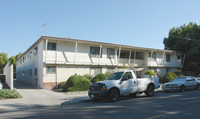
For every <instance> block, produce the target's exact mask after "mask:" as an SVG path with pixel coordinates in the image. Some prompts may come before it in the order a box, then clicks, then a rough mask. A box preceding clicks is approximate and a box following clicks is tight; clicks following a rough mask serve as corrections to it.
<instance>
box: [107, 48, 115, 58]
mask: <svg viewBox="0 0 200 119" xmlns="http://www.w3.org/2000/svg"><path fill="white" fill-rule="evenodd" d="M114 56H115V49H113V48H107V58H114Z"/></svg>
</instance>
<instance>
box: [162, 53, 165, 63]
mask: <svg viewBox="0 0 200 119" xmlns="http://www.w3.org/2000/svg"><path fill="white" fill-rule="evenodd" d="M164 63H165V51H164V52H163V62H162V65H164Z"/></svg>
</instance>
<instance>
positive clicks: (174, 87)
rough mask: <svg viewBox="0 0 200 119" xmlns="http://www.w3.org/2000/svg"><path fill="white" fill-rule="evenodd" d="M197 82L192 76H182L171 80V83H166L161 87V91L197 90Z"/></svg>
mask: <svg viewBox="0 0 200 119" xmlns="http://www.w3.org/2000/svg"><path fill="white" fill-rule="evenodd" d="M199 84H200V83H199V82H197V79H196V78H195V77H193V76H183V77H177V78H175V79H173V80H172V82H168V83H165V84H163V85H162V89H163V90H164V91H165V92H169V91H181V92H183V91H185V90H186V89H196V90H198V89H199Z"/></svg>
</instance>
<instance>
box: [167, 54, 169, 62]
mask: <svg viewBox="0 0 200 119" xmlns="http://www.w3.org/2000/svg"><path fill="white" fill-rule="evenodd" d="M166 62H170V54H166Z"/></svg>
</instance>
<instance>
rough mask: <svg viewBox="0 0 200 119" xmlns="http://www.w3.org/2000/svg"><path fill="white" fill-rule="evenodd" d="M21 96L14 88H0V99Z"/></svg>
mask: <svg viewBox="0 0 200 119" xmlns="http://www.w3.org/2000/svg"><path fill="white" fill-rule="evenodd" d="M10 98H22V96H21V95H20V94H19V93H18V92H17V91H15V90H9V89H3V90H0V99H10Z"/></svg>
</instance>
